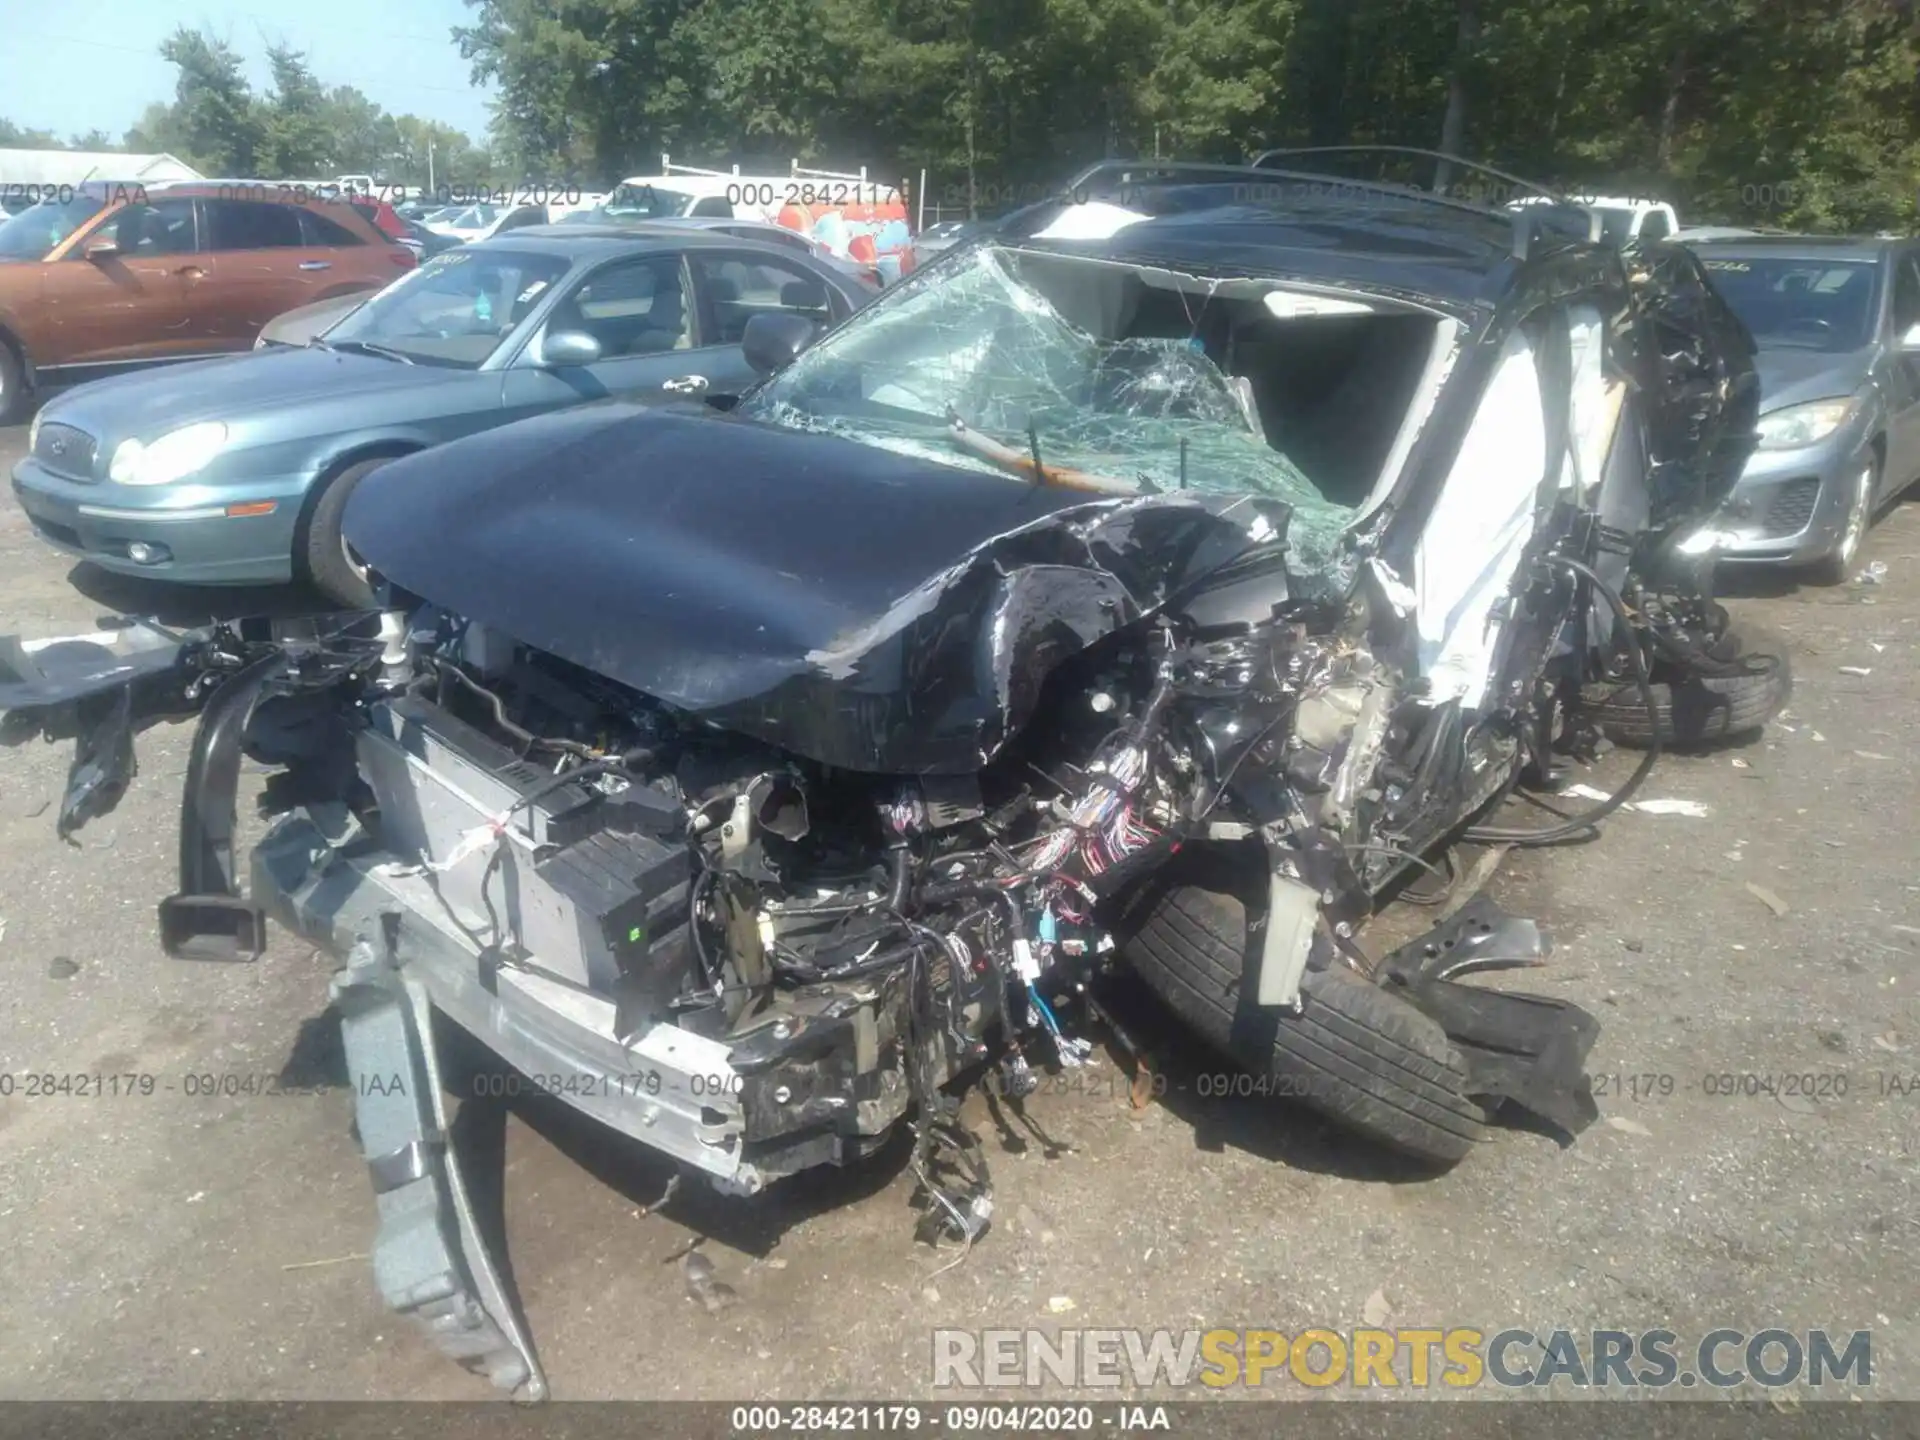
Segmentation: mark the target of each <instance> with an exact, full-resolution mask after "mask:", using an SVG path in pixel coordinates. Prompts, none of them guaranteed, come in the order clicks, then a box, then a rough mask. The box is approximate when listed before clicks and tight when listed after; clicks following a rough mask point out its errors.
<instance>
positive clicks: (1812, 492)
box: [1690, 235, 1920, 584]
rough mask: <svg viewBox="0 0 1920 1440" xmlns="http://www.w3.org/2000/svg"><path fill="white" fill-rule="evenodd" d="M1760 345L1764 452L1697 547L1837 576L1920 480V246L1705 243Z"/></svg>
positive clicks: (1709, 262)
mask: <svg viewBox="0 0 1920 1440" xmlns="http://www.w3.org/2000/svg"><path fill="white" fill-rule="evenodd" d="M1694 249H1695V251H1696V253H1698V254H1699V256H1700V258H1701V261H1702V263H1704V264H1705V266H1706V268H1707V270H1708V272H1709V273H1710V274H1711V275H1712V276H1713V280H1714V284H1715V286H1716V287H1717V288H1718V289H1719V290H1720V292H1721V294H1722V295H1724V296H1725V297H1726V300H1727V303H1728V304H1729V305H1730V306H1732V308H1733V310H1734V311H1735V312H1736V313H1737V314H1738V315H1739V316H1740V318H1741V319H1742V320H1743V321H1745V322H1746V325H1747V328H1748V329H1749V330H1750V331H1752V333H1753V338H1754V341H1755V343H1756V344H1757V346H1758V347H1759V355H1758V359H1757V368H1758V370H1759V372H1760V385H1761V401H1760V412H1761V413H1760V447H1759V449H1758V450H1757V451H1755V453H1754V456H1753V458H1752V460H1750V461H1749V462H1748V464H1747V468H1746V471H1745V473H1744V474H1743V475H1742V477H1741V480H1740V483H1739V486H1738V487H1737V488H1736V489H1735V491H1734V493H1733V496H1732V497H1731V498H1730V499H1729V500H1728V502H1727V504H1726V506H1725V507H1724V509H1723V510H1722V512H1721V514H1720V515H1719V516H1718V517H1716V518H1715V519H1714V520H1713V521H1711V522H1710V523H1709V524H1708V525H1707V526H1706V527H1704V528H1703V529H1702V530H1701V531H1700V532H1699V533H1698V535H1697V536H1696V537H1694V539H1693V541H1692V542H1690V543H1692V544H1693V545H1694V546H1695V547H1696V548H1697V549H1698V550H1700V551H1702V552H1705V551H1708V550H1711V551H1713V552H1715V553H1717V554H1718V555H1719V557H1720V558H1721V559H1723V560H1731V561H1736V562H1741V563H1752V562H1761V563H1769V564H1775V565H1791V566H1799V567H1804V568H1805V570H1806V572H1807V574H1808V577H1809V578H1810V579H1813V580H1815V581H1818V582H1820V583H1824V584H1837V583H1839V582H1841V581H1843V580H1845V579H1846V578H1847V577H1848V576H1849V575H1850V574H1851V573H1852V571H1853V566H1854V563H1855V561H1856V560H1857V558H1858V557H1859V553H1860V546H1861V543H1862V542H1863V541H1864V540H1865V538H1866V534H1867V530H1868V528H1869V527H1870V526H1871V525H1872V523H1873V519H1874V516H1875V515H1876V514H1877V513H1878V511H1879V510H1880V509H1881V508H1882V507H1883V506H1885V505H1886V504H1887V503H1889V502H1890V501H1892V500H1893V499H1894V498H1895V497H1896V496H1897V495H1899V494H1900V493H1901V492H1902V491H1903V490H1905V489H1906V488H1907V487H1908V486H1909V485H1911V484H1912V483H1913V481H1914V480H1915V479H1916V478H1920V244H1916V243H1915V242H1913V241H1907V240H1878V239H1842V238H1829V237H1820V236H1805V235H1782V236H1748V237H1738V238H1729V239H1725V240H1705V241H1698V242H1695V243H1694Z"/></svg>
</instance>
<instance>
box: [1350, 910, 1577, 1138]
mask: <svg viewBox="0 0 1920 1440" xmlns="http://www.w3.org/2000/svg"><path fill="white" fill-rule="evenodd" d="M1550 949H1551V943H1550V942H1549V940H1548V938H1547V936H1546V934H1545V933H1544V932H1543V931H1542V930H1541V929H1540V927H1539V926H1538V925H1536V924H1534V922H1533V921H1531V920H1524V919H1521V918H1520V917H1518V916H1514V915H1509V914H1508V913H1507V912H1506V911H1504V910H1502V909H1501V908H1500V907H1499V906H1498V905H1496V904H1494V903H1493V902H1492V901H1491V900H1489V899H1487V898H1486V896H1484V895H1476V896H1475V897H1474V898H1473V899H1472V900H1470V901H1468V902H1467V903H1466V904H1465V905H1463V906H1462V907H1461V908H1460V910H1459V912H1458V913H1457V914H1455V915H1453V916H1451V917H1450V918H1448V919H1446V920H1443V921H1441V922H1440V923H1439V924H1438V925H1436V926H1434V927H1433V929H1431V930H1429V931H1428V932H1427V933H1426V934H1424V935H1420V936H1416V937H1415V938H1414V939H1412V940H1410V941H1408V942H1407V943H1406V944H1405V945H1402V946H1401V947H1400V948H1399V949H1397V950H1395V951H1394V952H1393V953H1392V954H1390V955H1388V956H1387V958H1386V960H1385V961H1384V962H1383V963H1382V965H1381V971H1380V976H1381V980H1382V982H1383V983H1384V984H1385V985H1386V987H1387V988H1388V989H1389V990H1393V991H1396V992H1397V993H1398V994H1400V995H1401V996H1402V997H1403V998H1404V999H1405V1000H1406V1002H1407V1003H1408V1004H1409V1005H1411V1006H1413V1007H1414V1008H1415V1009H1416V1010H1419V1011H1421V1012H1422V1013H1423V1014H1425V1015H1427V1016H1428V1017H1429V1018H1431V1019H1432V1020H1434V1021H1435V1022H1437V1023H1438V1024H1439V1026H1440V1028H1441V1029H1442V1030H1444V1031H1445V1032H1446V1034H1447V1038H1448V1039H1449V1040H1450V1041H1452V1042H1453V1045H1454V1048H1455V1049H1456V1050H1458V1051H1459V1052H1460V1057H1461V1059H1462V1060H1464V1061H1465V1062H1466V1066H1467V1082H1468V1083H1467V1092H1468V1093H1469V1094H1471V1095H1475V1096H1479V1097H1482V1098H1485V1099H1491V1100H1495V1101H1509V1102H1511V1103H1512V1104H1514V1105H1516V1106H1518V1107H1519V1108H1520V1109H1522V1110H1525V1111H1528V1112H1529V1113H1531V1114H1534V1115H1537V1116H1539V1117H1540V1118H1541V1119H1543V1120H1546V1121H1548V1122H1549V1123H1550V1124H1552V1125H1553V1126H1555V1127H1556V1128H1558V1129H1559V1130H1560V1131H1562V1132H1563V1133H1564V1134H1566V1135H1577V1134H1579V1133H1580V1132H1581V1131H1582V1130H1584V1129H1586V1128H1587V1127H1588V1126H1589V1125H1591V1124H1592V1123H1593V1122H1594V1121H1595V1120H1597V1119H1598V1118H1599V1115H1600V1111H1599V1107H1598V1106H1597V1105H1595V1103H1594V1099H1593V1088H1592V1084H1591V1082H1590V1080H1589V1079H1588V1076H1587V1073H1586V1059H1587V1052H1588V1051H1589V1050H1591V1049H1592V1048H1593V1042H1594V1039H1595V1038H1596V1037H1597V1036H1598V1035H1599V1033H1600V1022H1599V1021H1598V1020H1596V1019H1594V1017H1593V1016H1592V1015H1590V1014H1588V1013H1587V1012H1586V1011H1585V1010H1583V1009H1581V1008H1580V1007H1579V1006H1578V1005H1574V1004H1571V1003H1569V1002H1568V1001H1565V1000H1556V999H1553V998H1550V997H1548V996H1545V995H1526V994H1520V993H1517V992H1514V991H1507V990H1488V989H1483V988H1481V987H1479V986H1475V985H1461V984H1458V983H1456V977H1458V976H1463V975H1469V974H1472V973H1473V972H1475V971H1479V970H1511V969H1518V968H1522V967H1533V966H1537V965H1541V964H1543V963H1545V959H1546V956H1547V953H1548V951H1549V950H1550Z"/></svg>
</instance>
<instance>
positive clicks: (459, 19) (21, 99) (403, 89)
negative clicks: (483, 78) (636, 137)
mask: <svg viewBox="0 0 1920 1440" xmlns="http://www.w3.org/2000/svg"><path fill="white" fill-rule="evenodd" d="M243 5H244V6H245V7H246V8H241V7H242V6H243ZM0 12H4V13H6V16H7V19H6V25H5V34H6V38H7V53H8V56H9V63H8V64H7V65H6V67H5V71H4V78H0V116H4V117H5V118H6V119H8V120H11V121H13V122H14V123H15V124H16V125H24V126H28V127H31V128H34V129H40V130H52V131H55V132H56V133H58V134H59V135H60V136H61V137H62V138H63V139H64V138H66V137H68V136H71V135H75V134H78V133H80V132H82V131H85V130H90V129H92V128H94V127H95V126H98V127H99V128H100V129H102V130H105V131H107V132H108V133H109V134H111V135H112V136H113V137H114V139H115V140H116V141H117V140H118V139H119V138H120V135H121V133H122V132H123V131H125V130H126V128H127V127H128V126H129V125H131V124H133V122H134V121H135V120H137V119H139V118H140V114H141V112H142V111H144V110H145V109H146V108H147V106H148V105H149V104H150V103H152V102H153V101H155V100H171V99H172V98H173V82H174V73H175V72H174V68H173V67H172V66H171V65H169V64H167V62H166V61H164V60H162V59H161V58H160V54H159V46H160V42H161V41H162V40H163V39H165V38H166V36H168V35H169V34H171V33H172V32H173V30H174V27H175V26H177V25H186V26H188V27H189V28H195V29H200V30H205V31H208V32H209V33H211V34H212V35H214V36H216V37H217V38H219V39H222V40H225V41H226V42H227V43H228V44H229V45H231V46H233V48H234V49H235V50H237V51H239V52H240V54H241V55H242V56H244V57H245V58H246V62H247V79H248V81H249V82H250V83H251V84H252V85H253V87H254V89H255V90H256V91H264V90H266V89H267V87H268V83H269V76H268V73H267V46H268V44H269V43H273V44H290V45H292V46H294V47H295V48H296V49H299V50H304V51H306V52H307V61H308V63H309V64H310V65H312V67H313V72H314V74H315V75H316V76H317V77H318V78H319V80H320V82H321V83H322V84H323V85H326V86H328V87H332V86H335V85H353V86H356V87H357V88H358V89H359V90H360V91H361V93H362V94H364V95H366V96H367V98H368V99H370V100H373V101H374V102H375V103H377V104H379V105H382V106H384V107H386V109H388V110H389V111H391V112H393V113H394V114H396V115H405V114H414V115H418V116H420V117H421V118H422V119H429V120H439V121H442V122H444V123H446V124H448V125H454V126H457V127H459V128H460V129H462V130H464V131H466V132H467V133H468V134H469V135H470V136H472V137H473V138H474V139H475V140H483V139H484V138H485V136H486V129H487V108H486V102H487V98H488V92H487V91H484V90H480V89H477V88H476V87H475V86H474V85H473V83H472V82H471V80H470V79H469V78H468V69H467V62H466V61H465V60H462V59H461V58H460V50H459V47H458V46H456V45H455V44H454V43H453V39H452V36H451V35H450V34H449V31H451V29H452V28H453V27H454V26H455V25H463V24H467V23H470V21H471V18H472V14H473V12H472V11H471V10H469V9H468V7H467V6H466V5H465V4H463V3H462V0H405V3H404V4H402V3H395V0H318V3H316V0H304V3H301V4H291V3H287V0H238V3H235V4H223V3H221V0H198V3H196V4H191V5H188V6H181V5H178V4H175V3H171V0H61V3H60V4H57V5H55V4H39V5H31V4H29V3H28V0H5V3H4V4H0Z"/></svg>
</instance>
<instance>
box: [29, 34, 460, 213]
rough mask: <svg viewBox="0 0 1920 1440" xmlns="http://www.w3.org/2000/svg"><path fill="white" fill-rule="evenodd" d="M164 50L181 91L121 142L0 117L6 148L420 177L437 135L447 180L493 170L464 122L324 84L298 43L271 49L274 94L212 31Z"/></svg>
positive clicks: (311, 174)
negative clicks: (250, 76) (394, 107)
mask: <svg viewBox="0 0 1920 1440" xmlns="http://www.w3.org/2000/svg"><path fill="white" fill-rule="evenodd" d="M160 54H161V56H162V57H163V58H165V59H166V60H168V61H170V62H171V63H172V64H173V66H174V67H175V70H176V72H177V74H176V79H175V82H174V95H173V99H172V100H170V101H155V102H154V103H153V104H151V105H149V106H148V107H147V109H146V112H145V113H144V114H143V115H142V116H141V117H140V119H139V120H138V121H137V122H135V123H134V125H133V126H132V127H131V128H129V129H128V130H127V132H126V133H125V134H124V135H123V136H122V137H121V138H120V140H119V141H118V142H117V143H116V142H114V141H113V140H112V139H111V138H110V137H109V136H108V135H107V132H105V131H104V130H92V131H89V132H87V133H86V134H83V135H75V136H73V137H72V138H71V139H70V140H69V141H67V142H66V143H64V144H63V143H62V142H61V141H60V139H59V137H58V136H56V135H55V134H54V133H53V132H51V131H48V130H28V129H24V128H22V127H21V126H19V125H16V124H13V123H11V122H9V121H7V120H5V119H0V147H20V148H26V149H70V150H104V151H116V150H117V151H120V152H123V153H132V154H167V155H173V156H176V157H177V158H179V159H181V160H184V161H186V162H187V163H188V164H189V165H191V166H193V167H194V168H195V169H196V170H198V171H200V173H201V174H203V175H210V176H217V177H221V178H230V179H240V178H246V179H268V180H282V179H288V180H292V179H299V180H324V179H331V178H332V177H333V176H335V175H377V176H380V177H382V178H383V179H387V180H392V181H396V182H401V183H406V184H409V185H419V184H424V183H425V182H426V179H427V175H428V165H427V147H428V144H429V142H431V144H432V147H433V176H434V179H435V180H436V182H437V183H439V184H442V185H456V186H462V187H472V186H478V185H479V184H481V183H483V182H485V181H486V179H487V177H488V174H489V172H490V171H491V169H492V162H491V160H490V159H489V157H488V154H487V152H486V150H485V148H484V147H481V146H477V145H475V144H474V142H473V141H472V139H471V138H469V137H468V136H467V135H466V134H465V133H463V132H462V131H460V130H458V129H456V128H455V127H454V126H451V125H445V124H441V123H440V122H438V121H434V120H423V119H421V118H420V117H419V116H417V115H394V114H391V113H389V112H388V111H387V110H386V109H384V108H383V107H381V106H380V105H377V104H375V103H374V102H373V101H372V100H369V99H368V98H367V97H366V96H365V95H363V94H362V93H361V92H360V91H359V90H357V89H355V88H354V87H353V86H351V85H334V86H328V85H326V84H323V83H322V82H321V81H320V79H319V78H318V77H316V76H315V75H314V73H313V70H312V68H311V66H309V65H308V63H307V59H306V56H305V55H304V54H303V53H302V52H300V51H298V50H295V49H293V48H291V47H289V46H284V45H271V46H269V47H268V48H267V62H268V66H269V68H270V70H271V72H272V77H273V78H272V84H271V86H270V87H269V88H268V89H267V90H266V91H265V93H256V92H255V91H254V89H253V88H252V86H250V85H249V84H248V83H247V78H246V74H245V69H244V66H243V63H242V60H241V57H240V55H239V54H238V52H236V51H235V50H234V49H233V47H232V46H230V45H228V44H226V43H225V42H224V41H221V40H217V39H215V38H213V37H212V36H211V35H209V34H207V33H206V32H204V31H200V30H190V29H188V28H186V27H185V26H182V27H180V28H178V29H176V30H175V31H174V33H173V34H172V35H170V36H168V37H167V39H166V40H165V41H163V42H162V43H161V46H160Z"/></svg>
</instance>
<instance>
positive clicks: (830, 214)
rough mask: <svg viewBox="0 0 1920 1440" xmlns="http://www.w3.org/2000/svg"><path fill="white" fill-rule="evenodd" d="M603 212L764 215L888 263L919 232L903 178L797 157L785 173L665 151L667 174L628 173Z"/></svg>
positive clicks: (829, 245)
mask: <svg viewBox="0 0 1920 1440" xmlns="http://www.w3.org/2000/svg"><path fill="white" fill-rule="evenodd" d="M596 214H597V215H599V216H602V217H604V218H605V219H608V220H612V221H620V220H666V219H678V218H680V217H682V216H694V217H708V216H711V217H717V218H720V219H732V220H758V221H761V222H763V223H765V224H769V225H783V226H785V227H786V228H787V229H789V230H797V231H798V232H800V233H801V234H803V235H807V236H810V237H811V238H813V239H814V240H817V241H819V242H820V244H822V245H823V246H825V247H826V249H827V250H828V251H829V252H830V253H832V254H834V255H836V256H838V257H839V258H841V259H843V260H853V261H856V262H859V263H862V264H867V265H880V266H883V267H884V266H885V264H886V261H887V259H888V258H897V257H898V256H900V255H901V254H903V253H904V252H905V251H906V248H907V244H908V242H909V240H910V239H911V238H912V237H911V235H910V234H909V233H908V225H907V202H906V197H905V196H904V195H902V194H901V193H900V188H899V187H898V186H897V185H889V184H887V183H886V182H884V181H878V180H869V179H868V178H867V171H866V167H865V166H862V167H861V168H860V171H859V173H858V174H847V173H844V172H841V171H834V170H809V169H805V168H803V167H802V166H801V165H800V163H799V162H798V161H797V160H796V161H795V162H794V163H793V165H792V167H791V168H790V169H789V171H788V173H787V174H785V175H750V174H743V173H742V172H741V169H740V167H739V166H738V165H736V166H734V167H733V169H731V170H704V169H701V168H700V167H698V166H694V165H676V164H674V163H673V161H672V158H671V157H670V156H667V155H662V156H661V157H660V173H659V174H657V175H633V176H629V177H628V178H627V179H625V180H622V181H621V182H620V183H619V184H618V185H616V186H615V187H614V188H613V190H612V192H611V193H610V194H609V195H608V196H607V198H606V203H605V204H604V205H602V206H601V207H600V208H599V210H598V211H597V212H596ZM896 273H897V272H896Z"/></svg>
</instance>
